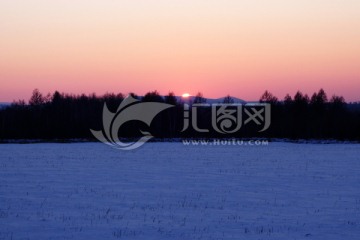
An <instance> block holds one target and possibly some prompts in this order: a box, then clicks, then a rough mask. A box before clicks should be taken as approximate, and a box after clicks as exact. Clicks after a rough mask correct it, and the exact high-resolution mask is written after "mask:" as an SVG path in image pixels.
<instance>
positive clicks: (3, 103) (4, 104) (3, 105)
mask: <svg viewBox="0 0 360 240" xmlns="http://www.w3.org/2000/svg"><path fill="white" fill-rule="evenodd" d="M10 105H11V103H7V102H0V109H2V108H6V107H8V106H10Z"/></svg>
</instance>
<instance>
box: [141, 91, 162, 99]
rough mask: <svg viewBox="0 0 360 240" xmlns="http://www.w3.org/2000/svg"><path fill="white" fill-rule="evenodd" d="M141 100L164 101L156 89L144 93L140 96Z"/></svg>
mask: <svg viewBox="0 0 360 240" xmlns="http://www.w3.org/2000/svg"><path fill="white" fill-rule="evenodd" d="M142 101H143V102H164V99H163V98H162V97H161V96H160V94H159V93H158V91H156V90H155V91H152V92H148V93H146V94H145V96H144V97H143V98H142Z"/></svg>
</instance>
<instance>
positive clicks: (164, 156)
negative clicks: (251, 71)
mask: <svg viewBox="0 0 360 240" xmlns="http://www.w3.org/2000/svg"><path fill="white" fill-rule="evenodd" d="M0 239H36V240H38V239H101V240H103V239H286V240H289V239H326V240H329V239H347V240H348V239H360V147H359V145H356V144H329V145H321V144H292V143H269V145H268V146H184V145H183V144H182V143H148V144H146V145H145V146H144V147H142V148H140V149H138V150H136V151H131V152H124V151H119V150H115V149H112V148H110V147H108V146H106V145H104V144H101V143H76V144H25V145H22V144H4V145H0Z"/></svg>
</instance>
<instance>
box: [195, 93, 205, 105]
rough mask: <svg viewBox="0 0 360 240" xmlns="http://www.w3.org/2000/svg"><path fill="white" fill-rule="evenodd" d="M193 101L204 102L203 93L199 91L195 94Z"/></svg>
mask: <svg viewBox="0 0 360 240" xmlns="http://www.w3.org/2000/svg"><path fill="white" fill-rule="evenodd" d="M193 103H206V99H205V98H204V96H203V94H202V93H201V92H198V93H197V94H196V95H195V98H194V102H193Z"/></svg>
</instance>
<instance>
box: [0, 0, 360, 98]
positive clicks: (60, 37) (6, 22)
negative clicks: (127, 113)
mask: <svg viewBox="0 0 360 240" xmlns="http://www.w3.org/2000/svg"><path fill="white" fill-rule="evenodd" d="M321 87H322V88H324V89H325V91H326V92H327V93H328V94H329V95H332V94H334V93H336V94H338V95H343V96H344V97H345V99H346V100H347V101H360V1H359V0H301V1H300V0H217V1H215V0H191V1H190V0H189V1H186V0H111V1H110V0H98V1H95V0H72V1H69V0H61V1H60V0H53V1H50V0H41V1H40V0H23V1H20V0H1V1H0V102H11V101H12V100H14V99H25V100H27V99H28V98H29V97H30V95H31V92H32V90H33V89H34V88H38V89H39V90H40V91H41V92H43V93H47V92H51V93H52V92H54V91H55V90H59V91H61V92H67V93H75V94H79V93H86V94H88V93H92V92H95V93H97V94H99V95H100V94H104V93H106V92H115V93H118V92H122V93H124V94H126V93H128V92H135V93H137V94H138V95H142V94H144V93H145V92H147V91H152V90H158V91H159V92H160V93H161V94H166V93H168V92H169V91H174V92H175V94H177V95H182V94H183V93H185V92H189V93H191V94H196V93H197V92H198V91H201V92H202V93H203V94H204V96H205V97H211V98H218V97H222V96H224V95H227V94H230V95H232V96H236V97H239V98H242V99H245V100H257V99H258V98H259V97H260V95H261V94H262V93H263V92H264V91H265V90H269V91H270V92H272V93H274V94H275V95H276V96H278V97H279V98H283V97H284V96H285V94H286V93H290V94H291V95H293V94H294V93H295V91H296V90H301V91H302V92H304V93H308V94H312V93H313V92H314V91H317V90H318V89H319V88H321Z"/></svg>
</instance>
